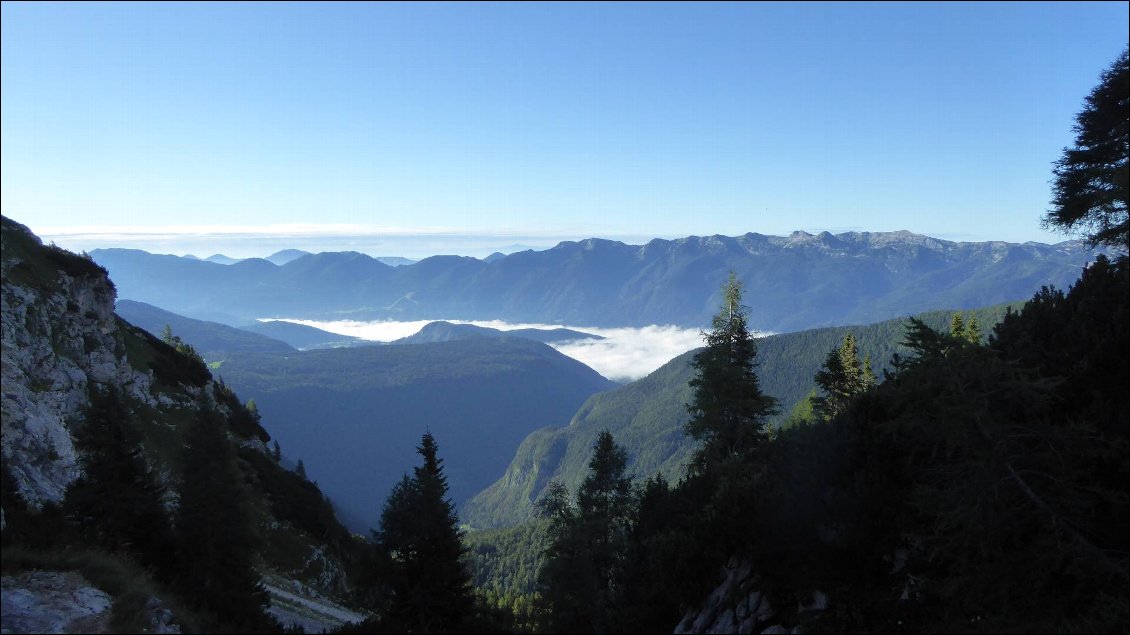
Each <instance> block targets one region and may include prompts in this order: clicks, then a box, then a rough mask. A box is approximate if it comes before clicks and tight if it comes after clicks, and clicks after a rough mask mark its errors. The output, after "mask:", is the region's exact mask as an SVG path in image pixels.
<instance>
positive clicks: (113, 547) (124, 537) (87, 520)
mask: <svg viewBox="0 0 1130 635" xmlns="http://www.w3.org/2000/svg"><path fill="white" fill-rule="evenodd" d="M75 440H76V442H77V445H78V447H79V449H80V450H81V451H82V454H81V458H80V464H81V466H82V471H83V475H82V476H81V477H80V478H79V479H77V480H76V481H75V482H74V483H72V484H71V486H70V488H69V489H68V490H67V495H66V499H65V501H64V504H63V513H64V514H65V516H66V517H67V519H68V520H69V521H70V522H71V523H72V524H74V525H75V526H76V527H77V529H78V532H79V534H80V535H82V536H84V537H85V539H86V540H88V541H89V542H91V543H93V544H96V545H98V546H100V547H102V548H103V549H106V550H109V551H119V552H124V553H128V554H130V555H132V556H134V557H136V558H137V559H138V560H139V561H141V562H142V563H143V564H145V565H146V566H149V567H151V568H153V569H155V570H156V571H157V572H158V574H159V575H161V576H162V577H165V578H166V579H167V578H168V577H169V576H170V575H171V572H172V570H173V563H172V558H171V553H172V529H171V524H170V522H169V518H168V515H167V514H166V512H165V508H164V506H163V504H162V502H161V498H162V495H163V493H164V489H163V488H162V487H161V486H160V485H159V484H158V483H157V478H156V476H155V474H154V473H153V470H152V469H150V467H149V465H148V464H147V463H146V460H145V457H144V455H143V453H142V449H141V438H140V435H139V434H138V433H137V432H136V430H135V429H134V428H133V424H132V422H131V421H130V416H129V413H128V412H127V411H126V408H125V405H124V404H123V403H122V401H121V396H120V395H119V394H118V391H117V390H116V389H115V388H113V387H112V386H111V387H108V388H106V389H104V390H100V389H99V388H97V387H94V386H92V388H91V395H90V407H89V409H88V410H87V413H86V421H85V422H84V423H83V425H82V426H81V427H78V428H77V430H76V431H75Z"/></svg>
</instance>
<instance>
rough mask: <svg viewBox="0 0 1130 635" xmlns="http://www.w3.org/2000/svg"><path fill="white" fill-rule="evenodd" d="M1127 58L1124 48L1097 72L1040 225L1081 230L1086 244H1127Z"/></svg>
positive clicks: (1058, 165) (1129, 67) (1129, 149)
mask: <svg viewBox="0 0 1130 635" xmlns="http://www.w3.org/2000/svg"><path fill="white" fill-rule="evenodd" d="M1128 109H1130V61H1128V58H1127V49H1123V50H1122V55H1120V56H1118V59H1117V60H1115V62H1114V64H1112V65H1111V67H1110V68H1109V69H1107V70H1106V71H1105V72H1103V74H1102V78H1101V81H1100V82H1099V85H1098V86H1096V87H1095V88H1094V90H1092V91H1091V94H1090V95H1088V96H1087V98H1086V105H1085V106H1084V108H1083V111H1082V112H1080V113H1079V114H1078V115H1076V117H1075V126H1074V130H1075V147H1074V148H1070V149H1068V148H1065V149H1064V151H1063V157H1062V158H1061V159H1060V160H1059V161H1057V162H1056V164H1055V182H1054V183H1055V185H1054V191H1053V195H1052V209H1051V210H1050V211H1049V212H1048V213H1047V214H1046V215H1045V216H1044V218H1043V224H1044V227H1047V228H1052V229H1059V230H1062V231H1069V232H1082V233H1084V235H1085V237H1086V239H1087V242H1088V243H1089V244H1091V245H1108V246H1111V247H1116V248H1120V249H1122V250H1123V252H1125V251H1126V250H1127V248H1128V239H1130V230H1128V226H1127V207H1128V205H1130V121H1128V119H1130V118H1128V117H1127V115H1126V113H1127V110H1128Z"/></svg>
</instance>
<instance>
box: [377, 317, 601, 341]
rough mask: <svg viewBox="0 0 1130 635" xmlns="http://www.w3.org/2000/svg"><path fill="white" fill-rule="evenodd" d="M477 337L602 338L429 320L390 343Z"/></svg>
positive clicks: (551, 339)
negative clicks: (412, 333)
mask: <svg viewBox="0 0 1130 635" xmlns="http://www.w3.org/2000/svg"><path fill="white" fill-rule="evenodd" d="M476 337H524V338H526V339H528V340H534V341H535V342H541V343H543V344H552V343H556V342H569V341H573V340H602V339H604V338H603V337H601V336H600V335H594V334H592V333H584V332H581V331H574V330H572V329H512V330H509V331H503V330H501V329H492V328H488V327H485V326H475V325H474V324H452V323H451V322H442V321H441V322H429V323H428V324H426V325H424V327H423V328H421V329H420V330H419V332H417V333H415V334H414V335H409V336H408V337H402V338H400V339H398V340H395V341H392V342H389V343H390V344H427V343H429V342H450V341H451V340H464V339H470V338H476Z"/></svg>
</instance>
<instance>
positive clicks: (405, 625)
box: [378, 432, 474, 633]
mask: <svg viewBox="0 0 1130 635" xmlns="http://www.w3.org/2000/svg"><path fill="white" fill-rule="evenodd" d="M416 451H417V452H418V453H419V454H420V456H421V457H423V464H422V465H420V466H419V467H416V468H414V469H413V476H412V478H409V477H408V476H407V475H405V476H404V478H403V479H401V481H400V482H399V483H397V485H396V486H395V487H394V488H393V491H392V493H391V494H390V495H389V498H388V501H387V502H386V503H385V506H384V509H383V510H382V511H381V530H380V532H379V533H378V539H379V542H380V546H381V548H382V549H383V551H384V552H385V554H387V556H388V559H389V574H390V575H389V579H388V580H387V584H388V591H389V602H388V605H387V609H386V611H387V612H386V615H384V616H383V617H382V620H381V627H382V628H384V629H394V630H401V631H404V632H409V633H443V632H453V631H459V630H461V629H465V628H466V627H467V623H468V620H470V619H471V617H472V615H473V612H474V596H473V595H472V587H471V575H470V573H469V572H468V571H467V569H466V567H465V566H464V563H463V557H464V547H463V542H462V536H461V532H460V531H459V519H458V518H457V516H456V514H455V508H454V506H453V505H452V503H451V501H450V500H449V499H448V498H447V490H448V485H447V477H446V476H445V475H444V473H443V460H442V459H440V458H439V456H438V452H439V447H438V446H437V445H436V442H435V438H434V437H433V436H432V434H431V433H430V432H429V433H425V434H424V436H423V439H422V441H421V443H420V446H419V447H418V448H417V449H416Z"/></svg>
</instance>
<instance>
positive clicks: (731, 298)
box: [686, 272, 777, 473]
mask: <svg viewBox="0 0 1130 635" xmlns="http://www.w3.org/2000/svg"><path fill="white" fill-rule="evenodd" d="M704 337H705V339H706V348H705V349H703V350H702V351H701V352H699V353H698V354H697V355H695V357H694V361H693V362H692V364H691V365H692V366H693V367H694V369H695V370H696V371H697V374H696V376H695V378H694V379H692V380H691V382H690V385H691V388H692V389H693V390H694V393H693V396H692V401H691V403H690V404H689V405H688V406H687V410H688V411H689V412H690V415H691V419H690V421H688V422H687V424H686V431H687V433H688V434H690V435H691V436H692V437H694V438H695V439H697V440H699V441H702V446H701V447H700V448H699V449H698V451H697V452H696V453H695V457H694V459H693V461H692V464H691V470H692V472H696V473H701V472H706V471H710V470H712V469H714V468H717V467H719V466H721V465H722V464H723V463H727V462H729V461H732V460H735V459H737V460H744V459H748V458H749V457H750V456H751V454H752V452H753V450H754V449H755V448H757V447H758V446H760V445H761V444H763V443H764V441H765V440H766V439H767V438H768V434H767V432H766V429H765V426H766V421H767V419H768V417H770V416H771V415H773V414H775V413H776V412H777V400H776V399H774V398H773V397H769V396H767V395H764V394H762V392H761V385H760V382H759V381H758V379H757V374H756V373H755V372H754V366H755V362H754V359H755V357H756V356H757V344H756V342H754V340H753V337H752V336H751V335H750V333H749V329H748V328H747V326H746V307H745V306H743V305H742V287H741V283H740V282H739V281H738V279H737V276H735V275H734V274H733V273H732V272H731V273H730V279H729V280H728V281H727V282H726V284H724V285H723V286H722V306H721V307H720V309H719V311H718V313H717V314H716V315H715V316H714V319H713V321H712V330H711V331H710V332H709V333H705V334H704Z"/></svg>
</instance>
